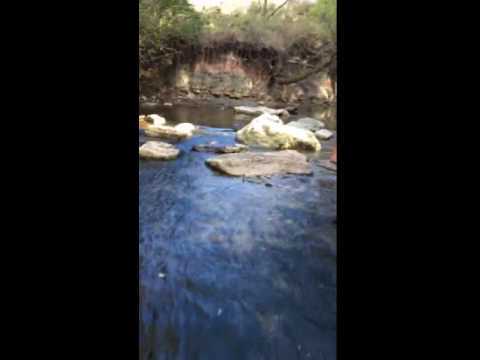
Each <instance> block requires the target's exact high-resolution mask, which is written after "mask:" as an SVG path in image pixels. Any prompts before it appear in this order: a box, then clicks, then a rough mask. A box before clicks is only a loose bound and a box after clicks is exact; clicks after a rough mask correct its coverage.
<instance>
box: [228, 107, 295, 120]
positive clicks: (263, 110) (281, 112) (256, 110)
mask: <svg viewBox="0 0 480 360" xmlns="http://www.w3.org/2000/svg"><path fill="white" fill-rule="evenodd" d="M234 110H235V112H237V113H240V114H247V115H262V114H270V115H277V116H282V117H284V118H287V117H288V116H289V115H290V114H289V112H288V111H287V110H285V109H271V108H268V107H265V106H235V107H234Z"/></svg>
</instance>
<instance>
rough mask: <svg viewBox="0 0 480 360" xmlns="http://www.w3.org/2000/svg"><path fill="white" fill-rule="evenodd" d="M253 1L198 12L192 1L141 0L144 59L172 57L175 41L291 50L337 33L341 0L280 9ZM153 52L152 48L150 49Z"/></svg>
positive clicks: (293, 1) (293, 3)
mask: <svg viewBox="0 0 480 360" xmlns="http://www.w3.org/2000/svg"><path fill="white" fill-rule="evenodd" d="M266 4H267V8H266V9H265V8H264V5H265V2H264V1H263V0H262V1H259V2H254V3H252V5H251V6H250V8H249V9H248V10H247V11H246V12H234V13H232V14H223V13H222V12H221V11H220V9H215V8H214V9H209V10H205V11H203V12H201V13H200V12H197V11H195V9H193V7H192V6H191V5H190V3H189V1H188V0H139V13H140V39H139V42H140V57H141V60H144V59H146V58H152V55H148V56H147V55H146V54H147V53H148V54H152V53H155V54H156V55H155V56H153V57H155V58H164V57H168V54H171V52H170V53H169V51H171V50H172V48H175V46H176V45H175V44H178V43H183V44H185V43H187V44H198V43H200V42H203V43H204V44H208V43H209V42H211V41H215V40H220V41H221V40H227V39H235V40H238V41H243V42H248V43H251V44H258V45H261V46H270V47H273V48H275V49H277V50H285V49H288V48H289V47H290V46H292V45H293V44H295V43H298V42H299V41H303V40H304V39H306V38H308V39H310V41H316V40H332V39H334V38H335V34H336V0H317V2H316V3H315V4H313V5H312V4H310V3H307V2H305V1H303V0H290V1H288V2H287V3H286V4H285V5H284V6H282V7H280V8H279V7H278V5H273V4H271V3H269V2H267V3H266ZM146 49H147V50H148V51H147V50H146Z"/></svg>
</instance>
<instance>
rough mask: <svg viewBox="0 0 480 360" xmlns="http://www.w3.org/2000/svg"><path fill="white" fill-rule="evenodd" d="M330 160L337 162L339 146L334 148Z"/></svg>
mask: <svg viewBox="0 0 480 360" xmlns="http://www.w3.org/2000/svg"><path fill="white" fill-rule="evenodd" d="M330 161H331V162H332V163H334V164H336V163H337V146H335V147H334V148H333V152H332V156H330Z"/></svg>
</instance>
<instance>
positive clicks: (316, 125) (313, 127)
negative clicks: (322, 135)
mask: <svg viewBox="0 0 480 360" xmlns="http://www.w3.org/2000/svg"><path fill="white" fill-rule="evenodd" d="M287 125H288V126H293V127H296V128H299V129H304V130H310V131H313V132H315V131H317V130H320V129H323V128H324V127H325V123H323V122H322V121H320V120H317V119H313V118H308V117H306V118H301V119H299V120H296V121H291V122H289V123H288V124H287Z"/></svg>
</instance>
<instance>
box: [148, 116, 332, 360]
mask: <svg viewBox="0 0 480 360" xmlns="http://www.w3.org/2000/svg"><path fill="white" fill-rule="evenodd" d="M204 111H205V113H204V114H207V113H208V111H206V110H204ZM198 114H201V112H198ZM217 115H218V114H217ZM217 115H215V114H211V115H209V116H205V117H202V116H199V117H198V118H197V117H195V116H193V115H192V114H190V116H186V117H185V118H182V119H181V120H180V121H182V122H183V121H187V122H194V123H195V122H197V121H196V120H197V119H198V120H200V119H201V118H204V119H212V118H214V116H217ZM165 116H168V115H165ZM228 116H229V118H228V119H223V120H221V119H220V118H221V116H219V120H218V121H215V123H214V125H221V126H220V127H228V126H227V125H228V122H229V121H230V123H231V121H232V120H231V116H230V115H228ZM167 119H168V117H167ZM203 125H209V124H208V123H206V122H205V123H203ZM213 140H215V141H217V142H219V143H225V144H231V143H233V142H234V133H233V132H228V131H211V132H207V133H204V134H203V135H199V136H196V137H194V138H192V139H190V140H187V141H185V142H182V143H179V144H178V147H179V148H181V149H182V155H181V156H180V157H179V158H178V159H177V160H175V161H170V162H149V161H148V162H147V161H141V162H140V169H139V176H140V189H139V190H140V193H139V196H140V199H139V200H140V207H139V211H140V244H139V255H140V310H141V313H140V345H141V346H140V359H142V360H143V359H145V360H147V359H189V360H194V359H205V360H207V359H208V360H214V359H225V360H230V359H232V360H233V359H239V360H248V359H321V360H324V359H335V358H336V227H335V226H334V224H333V222H332V221H333V219H334V218H335V214H336V175H335V174H334V173H332V172H330V171H328V170H326V169H323V168H321V167H319V166H317V165H316V161H317V160H318V159H319V158H326V157H328V150H329V144H325V146H324V151H323V152H322V154H321V155H320V156H314V157H313V158H312V159H311V161H312V163H313V164H314V175H313V176H277V177H272V178H271V179H268V182H269V183H271V184H272V185H273V186H271V187H267V186H265V184H264V183H263V182H261V181H258V182H250V181H243V180H242V179H241V178H232V177H226V176H222V175H218V174H216V173H214V172H212V171H211V170H210V169H209V168H207V167H206V166H205V164H204V161H205V159H207V158H208V157H210V156H212V154H206V153H198V152H192V151H190V149H191V147H192V146H193V145H195V144H201V143H205V142H208V141H213ZM143 141H145V139H144V138H143V137H142V136H140V143H142V142H143Z"/></svg>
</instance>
